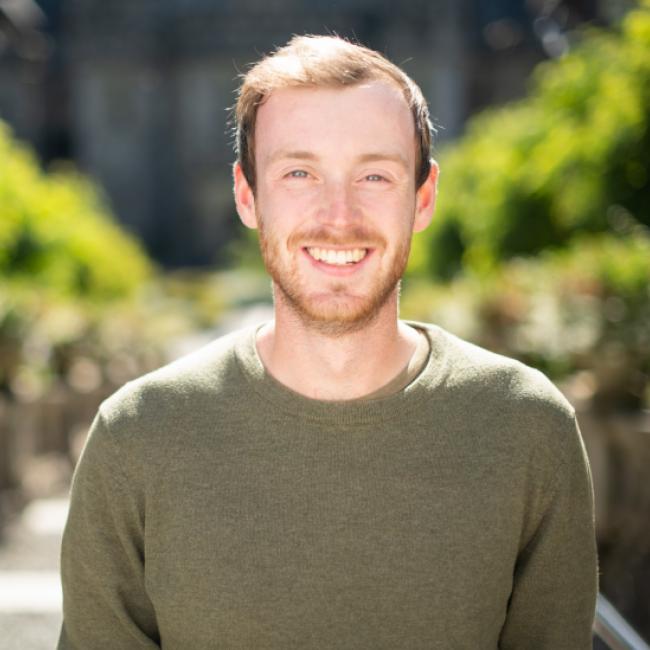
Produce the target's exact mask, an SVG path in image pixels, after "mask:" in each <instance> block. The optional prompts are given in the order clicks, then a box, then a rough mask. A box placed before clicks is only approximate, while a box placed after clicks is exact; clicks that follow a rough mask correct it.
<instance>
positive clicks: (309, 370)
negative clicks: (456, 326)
mask: <svg viewBox="0 0 650 650" xmlns="http://www.w3.org/2000/svg"><path fill="white" fill-rule="evenodd" d="M397 303H398V299H397V291H395V293H394V295H392V296H391V297H390V298H389V300H388V301H387V302H386V304H384V305H383V306H382V308H381V309H380V311H379V313H378V314H377V316H376V318H374V319H373V320H372V321H371V322H369V323H368V324H366V325H365V326H364V327H363V328H362V329H360V330H358V331H352V332H348V333H345V334H341V335H340V336H336V337H334V336H331V335H328V334H327V333H323V332H322V331H319V330H318V328H315V327H313V326H310V325H308V324H306V323H305V322H304V321H303V320H301V318H300V317H299V316H298V315H297V314H295V312H293V310H291V309H289V308H287V306H286V305H283V304H282V303H280V302H279V301H277V300H276V303H275V319H274V321H272V322H270V323H268V324H267V325H265V326H264V327H262V328H261V329H260V331H259V332H258V337H257V348H258V352H259V355H260V357H261V359H262V363H263V364H264V366H265V367H266V369H267V371H268V372H269V373H270V374H271V375H272V376H273V377H274V378H275V379H277V380H278V381H279V382H280V383H282V384H284V385H285V386H287V387H289V388H291V389H292V390H294V391H295V392H297V393H300V394H302V395H305V396H306V397H310V398H312V399H320V400H348V399H356V398H359V397H363V396H364V395H368V394H370V393H372V392H374V391H376V390H378V389H379V388H381V387H382V386H384V385H385V384H387V383H388V382H389V381H390V380H391V379H393V378H394V377H395V376H396V375H397V374H398V373H399V372H400V371H401V370H402V369H403V368H404V367H405V366H406V364H407V363H408V361H409V359H410V358H411V355H412V354H413V352H414V350H415V347H416V345H417V341H418V336H419V335H418V333H417V332H416V331H415V330H414V329H413V328H412V327H410V326H408V325H406V324H405V323H403V322H400V321H399V320H398V318H397Z"/></svg>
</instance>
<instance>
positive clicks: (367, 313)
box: [258, 214, 411, 337]
mask: <svg viewBox="0 0 650 650" xmlns="http://www.w3.org/2000/svg"><path fill="white" fill-rule="evenodd" d="M258 224H259V236H260V249H261V253H262V258H263V260H264V265H265V267H266V270H267V271H268V273H269V275H270V276H271V279H272V280H273V295H274V300H275V301H276V304H277V303H278V302H282V303H283V304H285V305H286V306H287V307H288V308H289V309H290V311H291V312H292V313H293V314H294V315H295V316H296V317H297V318H298V319H299V320H300V321H301V322H302V323H303V324H304V325H305V326H306V327H308V328H310V329H312V330H315V331H317V332H319V333H320V334H323V335H325V336H329V337H338V336H341V335H344V334H350V333H353V332H357V331H359V330H361V329H363V328H364V327H366V326H367V325H368V324H370V323H372V322H373V321H374V320H375V319H377V317H378V316H379V314H380V312H381V309H382V307H384V305H385V304H386V303H387V302H388V301H389V300H390V299H391V297H393V296H395V301H396V303H397V300H398V297H399V286H400V280H401V278H402V275H403V274H404V270H405V268H406V263H407V261H408V256H409V252H410V248H411V238H410V236H405V237H404V238H403V240H402V241H400V242H399V243H398V245H397V246H396V248H395V250H394V252H393V253H392V255H391V257H390V258H389V259H385V260H384V268H383V269H381V271H380V273H378V274H376V276H375V277H374V278H373V281H372V284H371V285H370V288H369V289H366V290H365V293H364V294H362V295H355V294H354V293H351V291H350V283H349V282H346V281H345V278H344V279H343V280H337V279H335V278H331V279H330V283H329V285H328V286H327V288H326V289H324V290H323V289H320V290H318V291H316V290H314V289H313V288H312V287H311V286H310V285H309V280H308V279H307V278H305V276H304V275H301V274H300V271H299V268H298V259H297V256H298V255H300V254H302V253H301V248H302V246H304V242H308V243H309V245H310V246H317V247H326V246H327V245H330V246H341V247H342V246H345V247H349V248H373V250H374V253H373V254H376V253H377V252H378V251H382V250H383V251H386V250H387V242H386V241H385V239H384V238H383V237H381V236H380V235H379V234H378V233H376V232H374V231H372V230H370V229H368V228H365V227H362V226H358V225H357V226H351V227H350V228H347V229H346V231H345V234H340V233H339V234H337V233H335V232H334V231H333V230H332V229H330V228H325V227H318V228H312V229H309V230H308V229H304V230H301V231H296V232H295V233H293V234H292V235H291V236H290V237H289V238H288V240H287V242H286V245H284V251H283V250H282V246H283V244H282V242H281V241H279V240H278V239H277V238H276V237H275V236H274V235H273V234H272V233H271V232H269V229H268V228H267V227H266V226H265V224H264V219H263V218H261V215H259V214H258ZM283 252H284V253H285V254H284V255H283V254H282V253H283ZM284 260H288V262H287V261H284Z"/></svg>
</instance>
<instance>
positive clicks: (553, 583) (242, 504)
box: [58, 323, 597, 650]
mask: <svg viewBox="0 0 650 650" xmlns="http://www.w3.org/2000/svg"><path fill="white" fill-rule="evenodd" d="M412 325H413V326H414V327H417V328H419V329H421V330H422V331H423V332H425V334H426V336H427V337H428V339H429V344H430V354H429V358H428V361H427V363H426V364H425V366H424V368H423V369H422V371H421V372H420V373H419V374H418V375H417V377H416V378H415V379H414V380H413V381H412V382H411V383H409V384H408V385H407V386H406V387H405V388H404V389H403V390H400V391H399V392H397V393H395V394H392V395H388V396H383V397H380V398H377V399H365V400H364V399H360V400H349V401H319V400H313V399H309V398H307V397H304V396H302V395H300V394H298V393H295V392H293V391H291V390H289V389H288V388H286V387H285V386H283V385H282V384H280V383H279V382H277V381H276V380H274V379H273V378H272V377H271V376H270V375H269V374H268V373H267V372H266V370H265V369H264V366H263V365H262V363H261V361H260V358H259V356H258V354H257V351H256V347H255V331H256V328H250V329H246V330H242V331H239V332H236V333H234V334H231V335H228V336H226V337H224V338H221V339H218V340H216V341H214V342H213V343H211V344H210V345H208V346H207V347H205V348H203V349H201V350H199V351H198V352H196V353H193V354H191V355H189V356H188V357H185V358H183V359H181V360H179V361H177V362H174V363H172V364H170V365H168V366H166V367H164V368H162V369H160V370H157V371H155V372H153V373H151V374H149V375H146V376H144V377H142V378H140V379H138V380H136V381H133V382H130V383H129V384H127V385H126V386H125V387H123V388H122V389H121V390H119V391H118V392H117V393H116V394H115V395H113V396H112V397H111V398H109V399H108V400H107V401H106V402H104V404H103V405H102V407H101V408H100V411H99V413H98V415H97V417H96V419H95V422H94V424H93V427H92V430H91V433H90V436H89V438H88V441H87V443H86V446H85V448H84V451H83V454H82V457H81V460H80V462H79V464H78V466H77V469H76V472H75V476H74V480H73V486H72V496H71V507H70V514H69V517H68V522H67V525H66V529H65V533H64V539H63V546H62V558H61V572H62V583H63V595H64V600H63V608H64V612H63V613H64V621H63V626H62V629H61V635H60V640H59V644H58V648H59V650H103V649H107V650H108V649H110V650H122V649H124V650H130V649H133V650H136V649H143V650H144V649H152V648H164V650H194V649H196V650H202V649H212V648H224V649H231V648H232V649H244V648H246V649H259V650H266V649H268V650H271V649H273V650H276V649H277V650H290V649H294V648H296V649H298V648H300V649H303V650H304V649H307V648H319V649H320V648H323V649H325V648H327V649H329V648H345V649H348V648H349V649H356V648H359V649H361V648H363V649H368V650H370V649H372V650H379V649H384V648H385V649H391V650H397V649H401V650H402V649H411V648H413V649H415V648H418V649H424V648H432V649H440V650H483V649H484V650H496V649H501V650H515V649H517V650H588V649H591V626H592V620H593V615H594V609H595V601H596V593H597V572H596V546H595V535H594V520H593V494H592V486H591V477H590V472H589V465H588V462H587V458H586V454H585V449H584V446H583V443H582V439H581V436H580V433H579V430H578V427H577V424H576V420H575V417H574V411H573V409H572V408H571V406H570V405H569V404H568V402H567V401H566V400H565V399H564V398H563V397H562V395H561V394H560V392H559V391H558V390H557V389H556V388H555V387H554V386H553V385H552V384H551V383H550V382H549V381H548V380H547V379H546V378H545V377H544V376H543V375H542V374H541V373H539V372H537V371H536V370H533V369H531V368H528V367H526V366H524V365H522V364H521V363H519V362H517V361H513V360H511V359H507V358H505V357H502V356H499V355H496V354H493V353H490V352H487V351H485V350H483V349H480V348H478V347H476V346H474V345H471V344H469V343H466V342H464V341H461V340H460V339H458V338H456V337H454V336H452V335H451V334H449V333H447V332H445V331H444V330H442V329H440V328H438V327H435V326H430V325H424V324H421V323H412Z"/></svg>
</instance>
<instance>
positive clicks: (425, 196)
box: [413, 159, 439, 232]
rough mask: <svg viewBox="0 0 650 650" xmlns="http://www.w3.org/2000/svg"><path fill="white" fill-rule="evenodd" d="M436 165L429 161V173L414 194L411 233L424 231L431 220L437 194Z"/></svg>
mask: <svg viewBox="0 0 650 650" xmlns="http://www.w3.org/2000/svg"><path fill="white" fill-rule="evenodd" d="M438 171H439V169H438V163H437V162H436V161H435V160H433V159H431V171H430V172H429V176H428V177H427V179H426V180H425V181H424V183H422V185H421V186H420V189H418V191H417V192H416V194H415V219H414V221H413V232H420V231H421V230H424V229H425V228H426V227H427V226H428V225H429V224H430V223H431V219H432V218H433V210H434V208H435V207H436V195H437V193H438Z"/></svg>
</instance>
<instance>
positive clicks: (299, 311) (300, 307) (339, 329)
mask: <svg viewBox="0 0 650 650" xmlns="http://www.w3.org/2000/svg"><path fill="white" fill-rule="evenodd" d="M283 293H284V292H283ZM391 293H392V292H391ZM389 295H390V294H389ZM284 298H285V300H286V302H287V304H288V305H289V307H290V308H291V310H292V311H293V312H294V313H295V315H296V316H297V317H298V319H299V320H300V321H301V322H302V323H304V324H305V325H306V326H307V327H309V329H312V330H314V331H317V332H318V333H320V334H323V335H325V336H330V337H339V336H342V335H345V334H353V333H355V332H358V331H360V330H362V329H364V328H365V327H367V326H368V325H369V324H371V323H372V322H373V321H375V320H376V319H377V318H378V316H379V314H380V312H381V309H382V308H383V307H384V306H385V305H386V303H387V301H388V298H389V296H385V297H384V296H382V297H381V298H382V299H377V298H375V299H374V300H363V299H361V298H355V297H350V296H347V297H345V298H343V297H337V298H332V297H329V298H313V299H311V300H309V299H301V300H296V299H294V298H292V297H291V296H289V295H287V294H286V293H285V294H284Z"/></svg>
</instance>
